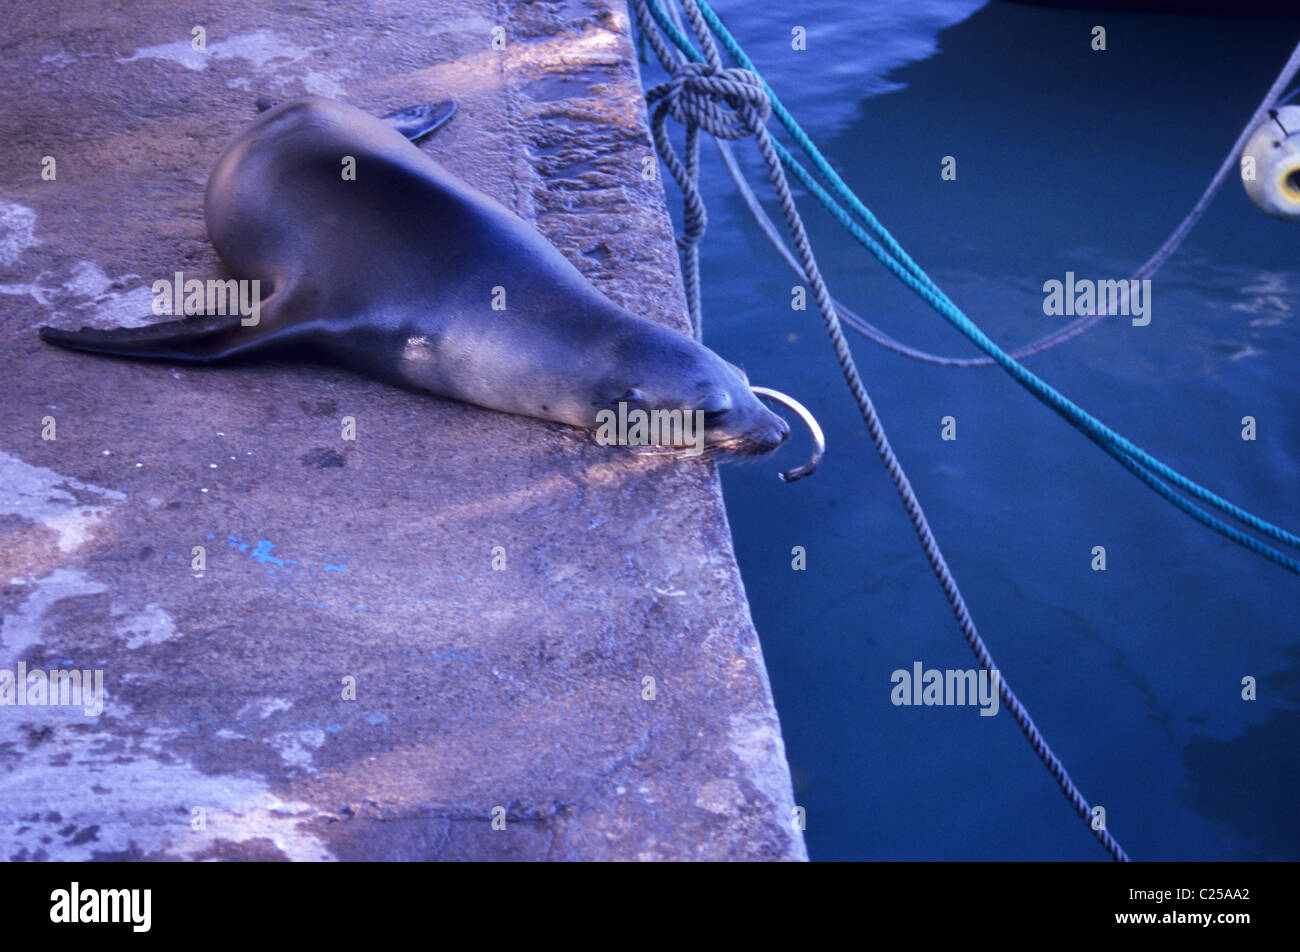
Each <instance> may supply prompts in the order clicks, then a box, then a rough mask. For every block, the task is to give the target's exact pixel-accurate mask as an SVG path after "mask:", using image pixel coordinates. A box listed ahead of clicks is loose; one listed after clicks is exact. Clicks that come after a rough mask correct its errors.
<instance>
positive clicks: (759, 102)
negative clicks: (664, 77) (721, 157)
mask: <svg viewBox="0 0 1300 952" xmlns="http://www.w3.org/2000/svg"><path fill="white" fill-rule="evenodd" d="M675 66H676V68H675V69H674V70H673V71H672V78H671V79H669V80H668V81H667V82H663V83H660V84H659V85H658V86H656V87H654V88H653V89H652V90H650V92H649V93H648V94H647V96H646V98H647V99H648V100H649V102H650V103H651V104H653V103H655V102H657V101H659V100H663V103H664V104H665V105H666V106H667V109H668V114H669V115H671V116H672V117H673V118H674V119H676V120H677V121H678V122H680V123H681V124H682V125H683V126H685V127H687V128H690V127H691V126H698V127H700V128H702V129H704V130H705V131H706V132H708V133H709V134H710V135H712V136H713V137H715V138H717V139H726V140H735V139H745V138H748V137H749V136H753V135H758V133H759V131H760V130H762V128H763V127H764V126H765V125H766V124H767V120H768V117H769V116H771V115H772V101H771V100H770V99H769V98H768V96H767V91H766V90H765V89H764V88H763V81H762V80H761V79H760V78H759V76H758V74H757V73H755V72H752V71H751V70H747V69H739V68H731V69H720V68H718V67H716V66H714V65H713V64H711V63H677V64H675ZM724 104H725V107H724Z"/></svg>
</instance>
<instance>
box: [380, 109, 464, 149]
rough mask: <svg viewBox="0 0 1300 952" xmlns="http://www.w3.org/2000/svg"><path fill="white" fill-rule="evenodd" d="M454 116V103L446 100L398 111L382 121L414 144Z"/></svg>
mask: <svg viewBox="0 0 1300 952" xmlns="http://www.w3.org/2000/svg"><path fill="white" fill-rule="evenodd" d="M455 114H456V103H455V101H454V100H451V99H448V100H447V101H446V102H427V103H424V104H423V105H420V106H407V107H406V108H405V109H398V110H397V111H396V112H390V113H389V114H388V115H386V116H384V121H385V122H387V123H388V124H389V125H391V126H392V127H393V128H394V129H396V130H397V131H398V132H400V133H401V134H402V135H404V136H406V138H408V139H410V140H411V141H412V142H415V141H416V140H418V139H422V138H424V137H425V136H427V135H428V134H429V133H430V132H436V131H437V130H438V129H440V128H441V127H442V126H443V125H445V124H446V122H447V120H448V119H450V118H451V117H452V116H454V115H455Z"/></svg>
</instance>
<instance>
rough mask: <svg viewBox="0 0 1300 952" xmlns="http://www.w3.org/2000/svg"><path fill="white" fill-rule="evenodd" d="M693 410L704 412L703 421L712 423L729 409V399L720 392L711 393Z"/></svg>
mask: <svg viewBox="0 0 1300 952" xmlns="http://www.w3.org/2000/svg"><path fill="white" fill-rule="evenodd" d="M695 409H697V410H703V411H704V419H705V421H713V420H716V419H718V418H719V417H720V416H722V415H723V414H724V413H726V412H727V411H728V410H730V409H731V397H730V396H729V395H728V394H727V393H725V392H722V391H719V392H717V393H711V394H709V395H708V396H707V397H705V398H704V399H703V400H701V401H700V404H699V406H697V407H696V408H695Z"/></svg>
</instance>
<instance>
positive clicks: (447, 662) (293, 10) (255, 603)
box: [0, 0, 805, 860]
mask: <svg viewBox="0 0 1300 952" xmlns="http://www.w3.org/2000/svg"><path fill="white" fill-rule="evenodd" d="M196 25H201V26H203V27H204V28H205V30H206V44H207V48H206V51H202V52H200V51H196V50H193V49H192V48H191V35H192V30H193V28H194V27H195V26H196ZM495 26H502V27H504V29H505V39H506V46H505V49H504V50H494V49H493V48H492V28H493V27H495ZM2 44H3V48H4V53H5V55H4V56H3V57H0V128H3V129H4V131H5V135H4V136H3V137H0V168H3V169H4V172H3V179H2V180H0V309H2V310H0V315H2V317H0V374H2V375H3V388H0V419H3V424H2V425H0V611H2V612H3V621H2V622H0V625H2V627H0V671H3V670H4V669H8V670H10V671H13V672H14V675H15V676H16V673H17V665H18V663H19V662H25V664H26V666H27V669H28V670H29V671H30V670H34V669H38V668H39V669H42V670H50V669H54V670H74V669H75V670H83V669H85V670H95V669H98V670H102V672H103V679H104V682H103V683H104V692H105V694H106V700H105V702H104V709H103V712H102V714H100V715H99V716H97V717H96V716H88V715H87V714H85V713H84V712H83V711H82V709H81V708H80V707H73V706H70V705H60V706H40V705H39V704H35V705H28V706H21V707H19V706H12V705H10V706H0V856H3V857H4V858H7V859H14V860H22V859H37V860H40V859H108V858H138V859H211V858H218V859H294V860H310V859H496V858H500V859H507V858H509V859H802V858H804V857H805V851H804V845H803V840H802V837H801V835H800V834H799V833H798V832H796V831H795V830H794V829H793V824H792V815H793V807H794V805H793V802H792V797H791V789H790V781H789V774H788V768H787V765H786V762H785V758H784V753H783V748H782V743H781V733H780V728H779V725H778V722H777V718H776V714H775V712H774V710H773V707H772V699H771V694H770V691H769V687H768V681H767V675H766V672H765V671H764V667H763V660H762V656H761V653H760V650H759V644H758V639H757V637H756V635H755V632H754V628H753V625H752V623H751V620H750V617H749V612H748V607H747V605H746V601H745V596H744V591H743V588H742V586H741V581H740V577H739V574H738V572H737V568H736V564H735V561H734V558H733V554H732V547H731V539H730V534H729V530H728V526H727V521H726V515H725V512H724V510H723V505H722V500H721V497H720V492H719V486H718V481H717V476H716V473H715V471H714V470H713V467H712V464H711V463H707V462H701V461H698V460H696V461H676V462H674V461H666V460H663V459H658V460H657V459H654V458H648V457H645V456H638V455H635V454H634V453H631V452H629V451H627V450H625V449H619V448H617V447H612V448H604V447H599V446H596V445H594V443H593V442H592V441H591V439H590V437H587V436H584V435H583V434H580V433H578V432H576V431H573V430H570V429H568V428H565V427H562V426H557V425H549V424H546V423H541V422H538V421H535V420H529V419H524V418H518V417H512V416H508V415H504V414H499V413H493V412H490V411H486V410H481V409H476V408H474V407H470V406H467V405H463V404H458V403H454V402H449V401H444V400H438V399H435V398H431V397H426V396H419V395H415V394H410V393H405V392H401V391H398V390H394V389H391V388H388V387H385V386H383V385H381V384H379V383H375V382H372V381H369V380H366V379H363V378H360V377H357V376H354V375H351V374H349V373H347V372H345V371H342V370H336V369H331V368H328V367H317V366H310V365H303V364H285V363H279V364H276V363H267V364H259V365H255V366H243V367H235V368H228V369H211V370H209V369H192V368H182V367H172V366H168V365H166V364H148V363H135V362H130V361H117V360H111V359H104V358H96V357H92V356H88V355H80V354H74V353H71V352H67V351H62V350H57V349H55V348H52V347H49V346H46V345H44V344H42V343H41V342H40V341H39V340H38V339H37V337H36V328H37V327H38V326H40V325H42V324H45V323H55V324H60V325H63V326H74V327H75V326H80V325H81V324H91V325H94V326H112V325H116V324H125V323H143V322H146V321H150V320H156V319H157V318H154V317H152V316H151V313H150V304H151V301H152V296H151V291H150V288H151V285H152V283H153V281H155V280H158V279H161V278H167V277H169V276H170V275H171V274H172V273H173V272H175V271H177V270H180V271H184V272H186V273H187V276H202V277H215V276H220V275H221V273H222V272H221V271H220V268H219V265H218V263H217V260H216V257H215V254H214V252H213V251H212V248H211V246H210V245H209V244H208V242H207V239H206V236H205V232H204V227H203V219H202V193H203V187H204V183H205V181H206V178H207V173H208V170H209V169H210V167H211V165H212V162H213V161H214V160H215V158H216V156H217V154H218V152H219V151H220V149H221V147H222V145H223V144H224V143H225V142H226V141H227V140H228V139H229V137H230V136H231V135H233V134H234V133H235V132H236V130H237V129H239V127H240V126H241V125H242V124H243V123H244V122H246V121H248V120H249V119H250V118H251V116H252V115H253V102H254V99H255V98H256V97H257V96H258V95H266V96H268V97H270V98H274V99H284V98H288V97H291V96H293V95H296V94H301V93H305V92H313V93H319V94H324V95H330V96H334V97H336V98H340V99H343V100H345V101H348V102H351V103H353V104H354V105H357V106H360V107H361V108H364V109H368V110H371V111H373V112H375V113H376V114H382V113H384V112H388V111H390V110H391V109H394V108H397V107H399V106H404V105H409V104H412V103H417V102H424V101H427V100H432V99H441V98H448V97H451V98H455V99H456V100H458V102H459V104H460V112H459V114H458V115H457V116H456V118H455V119H454V120H453V121H452V122H451V124H450V125H449V126H448V127H447V128H445V129H444V130H443V131H441V132H439V133H438V134H437V135H436V136H434V137H433V138H432V139H431V140H429V141H427V142H426V143H424V145H423V148H424V149H425V150H426V151H428V152H429V153H430V154H432V155H434V156H435V157H436V158H438V159H439V160H440V161H442V162H443V163H444V164H446V165H447V166H448V167H449V168H451V169H452V170H453V171H454V172H456V173H458V174H459V175H461V176H462V177H464V178H465V179H467V180H468V181H469V182H470V183H472V184H473V185H476V186H477V187H479V188H481V189H483V190H484V191H485V192H487V193H488V194H490V195H493V196H495V197H497V198H498V199H500V200H502V201H504V202H505V203H506V204H507V205H510V206H512V207H514V208H515V209H516V210H517V211H518V212H519V213H520V214H521V215H523V216H524V217H525V218H526V219H529V220H532V221H534V222H535V223H536V224H537V226H538V227H539V228H540V230H541V231H542V232H543V233H544V234H546V235H547V236H548V237H549V238H550V239H551V240H552V241H554V242H555V243H556V244H557V245H558V246H559V247H560V248H561V250H562V251H563V252H564V253H565V254H566V255H567V256H568V257H569V258H570V259H571V260H572V261H574V262H575V264H577V265H578V267H579V268H580V269H581V270H582V271H583V272H584V273H586V274H587V275H588V276H590V277H591V279H592V280H593V281H594V282H595V283H596V284H597V285H598V286H599V287H600V288H601V289H602V290H604V291H605V292H606V293H607V294H608V295H609V296H610V297H611V298H613V299H614V300H616V301H618V302H619V303H621V304H623V305H625V306H626V307H628V308H630V309H631V310H634V311H637V312H639V313H642V314H645V315H647V316H650V317H653V318H655V319H658V320H662V321H665V322H667V323H670V324H672V325H673V326H676V327H678V328H684V327H685V321H684V308H683V300H682V295H681V291H680V277H679V272H678V268H677V263H676V260H675V255H674V252H673V248H672V232H671V226H670V223H669V220H668V217H667V215H666V214H665V211H664V205H663V202H664V196H663V191H662V187H661V185H660V183H659V182H657V181H653V180H652V181H644V180H643V178H642V175H641V170H642V160H643V159H644V158H645V157H647V156H650V155H651V154H652V152H651V149H650V146H649V143H648V139H647V135H646V130H645V115H644V108H643V105H642V100H641V95H640V90H639V87H638V80H637V72H636V63H635V59H634V56H633V51H632V47H631V44H630V42H629V39H628V22H627V12H626V10H625V8H624V7H623V6H622V4H621V3H619V2H617V0H587V2H579V0H564V2H538V3H533V4H515V3H508V2H493V0H451V2H434V3H412V2H396V0H388V2H372V3H367V4H357V5H350V4H349V5H333V4H330V5H326V4H323V3H320V4H316V3H269V4H266V5H264V6H263V5H260V4H253V3H244V2H239V0H229V2H218V3H186V2H179V3H176V2H173V0H141V2H134V3H131V4H118V3H111V2H106V0H78V2H75V3H74V2H51V3H42V4H13V5H9V6H8V7H7V23H6V30H5V38H4V40H3V41H2ZM46 156H51V157H53V158H54V160H55V163H56V164H55V166H54V168H55V178H54V180H52V181H49V180H44V179H43V178H42V175H41V172H42V169H43V168H44V167H46V165H44V164H43V163H44V159H45V157H46ZM344 417H352V418H354V419H355V425H356V439H355V440H345V439H343V438H342V433H343V418H344ZM51 426H53V428H54V429H53V432H52V433H51V432H50V427H51ZM50 435H53V436H54V437H55V438H54V439H46V438H43V436H50ZM196 546H201V547H203V549H204V550H205V553H206V565H204V566H201V567H200V568H199V569H198V570H196V568H195V565H196V563H195V561H194V559H195V547H196ZM494 547H501V550H498V553H497V554H498V555H501V554H502V551H503V554H504V560H505V564H504V567H503V568H502V569H500V570H494V568H493V551H494ZM0 677H3V674H2V673H0ZM646 678H653V679H654V682H653V686H654V698H653V700H647V699H644V695H646V694H647V693H648V691H647V688H646V685H647V684H649V683H650V682H647V681H646V680H645V679H646ZM347 679H355V694H356V699H355V700H348V699H345V697H344V695H345V693H346V684H348V683H351V682H348V681H347ZM12 686H13V685H12V682H10V688H11V689H12ZM12 696H13V697H14V698H15V699H16V697H17V695H16V694H15V695H12ZM0 699H2V698H0ZM34 699H35V700H38V699H39V698H38V697H37V698H34ZM495 808H502V809H500V810H496V809H495ZM494 813H495V814H497V815H504V819H505V828H504V829H503V830H498V829H494V828H493V823H492V819H493V816H494ZM497 825H500V824H497Z"/></svg>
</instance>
